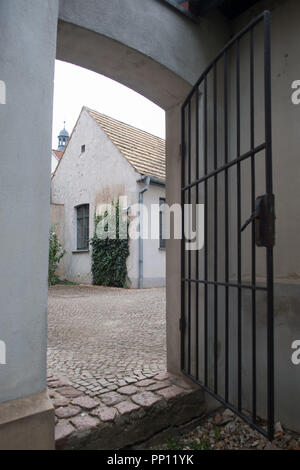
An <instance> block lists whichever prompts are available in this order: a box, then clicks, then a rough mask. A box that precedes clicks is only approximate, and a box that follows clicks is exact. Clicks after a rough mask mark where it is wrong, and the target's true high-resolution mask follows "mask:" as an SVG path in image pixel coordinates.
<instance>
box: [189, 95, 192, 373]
mask: <svg viewBox="0 0 300 470" xmlns="http://www.w3.org/2000/svg"><path fill="white" fill-rule="evenodd" d="M191 125H192V123H191V100H190V101H189V104H188V184H191V181H192V149H191V147H192V138H191V137H192V136H191ZM191 202H192V200H191V188H190V187H189V189H188V207H189V209H188V211H189V212H188V214H189V216H188V234H189V235H190V234H191V229H192V227H191V222H192V220H191V213H190V210H191ZM189 241H190V237H189ZM191 267H192V252H191V250H189V251H188V373H189V374H190V373H191V348H192V344H191V343H192V342H191V329H192V311H191V308H192V302H191V294H192V293H191V287H192V283H191V277H192V270H191Z"/></svg>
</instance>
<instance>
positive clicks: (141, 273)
mask: <svg viewBox="0 0 300 470" xmlns="http://www.w3.org/2000/svg"><path fill="white" fill-rule="evenodd" d="M144 181H145V186H144V187H143V189H141V190H140V191H139V218H140V233H139V279H138V288H139V289H142V287H143V276H144V253H143V238H142V233H143V209H142V207H143V201H144V193H145V192H146V191H148V189H149V184H150V176H146V175H143V176H142V178H141V179H140V180H138V183H142V182H144Z"/></svg>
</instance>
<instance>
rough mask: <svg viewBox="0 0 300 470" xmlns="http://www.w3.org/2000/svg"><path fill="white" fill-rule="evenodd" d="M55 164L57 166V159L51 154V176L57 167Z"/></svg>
mask: <svg viewBox="0 0 300 470" xmlns="http://www.w3.org/2000/svg"><path fill="white" fill-rule="evenodd" d="M57 164H58V159H57V158H56V156H55V155H53V153H51V174H52V173H54V171H55V169H56V167H57Z"/></svg>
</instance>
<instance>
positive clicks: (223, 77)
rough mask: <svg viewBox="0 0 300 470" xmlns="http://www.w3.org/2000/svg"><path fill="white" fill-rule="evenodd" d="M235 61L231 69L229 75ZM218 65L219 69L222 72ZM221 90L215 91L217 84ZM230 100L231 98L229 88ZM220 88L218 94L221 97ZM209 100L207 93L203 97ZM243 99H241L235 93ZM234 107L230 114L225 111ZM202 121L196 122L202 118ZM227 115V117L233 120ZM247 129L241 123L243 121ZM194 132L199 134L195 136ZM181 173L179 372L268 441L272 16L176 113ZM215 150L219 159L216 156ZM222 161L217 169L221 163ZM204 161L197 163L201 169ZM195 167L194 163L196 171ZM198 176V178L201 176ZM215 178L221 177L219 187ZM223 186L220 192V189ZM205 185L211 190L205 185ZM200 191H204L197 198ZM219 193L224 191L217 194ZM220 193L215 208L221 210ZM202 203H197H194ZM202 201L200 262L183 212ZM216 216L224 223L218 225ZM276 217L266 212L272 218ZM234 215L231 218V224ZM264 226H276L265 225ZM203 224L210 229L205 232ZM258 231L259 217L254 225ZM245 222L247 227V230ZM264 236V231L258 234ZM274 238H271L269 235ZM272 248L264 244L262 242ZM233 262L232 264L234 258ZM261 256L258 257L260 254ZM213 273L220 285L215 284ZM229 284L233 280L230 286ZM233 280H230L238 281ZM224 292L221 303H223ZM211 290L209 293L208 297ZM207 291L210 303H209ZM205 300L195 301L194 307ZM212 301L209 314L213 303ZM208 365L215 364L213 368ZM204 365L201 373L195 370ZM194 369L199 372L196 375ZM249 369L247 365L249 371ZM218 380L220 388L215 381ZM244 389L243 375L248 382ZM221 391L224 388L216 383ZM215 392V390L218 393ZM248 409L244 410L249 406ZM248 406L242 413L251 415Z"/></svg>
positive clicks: (229, 52) (224, 54) (237, 43)
mask: <svg viewBox="0 0 300 470" xmlns="http://www.w3.org/2000/svg"><path fill="white" fill-rule="evenodd" d="M259 24H262V25H263V28H264V34H263V64H264V66H263V67H264V68H263V72H264V73H263V80H262V82H263V83H262V89H263V92H264V101H263V102H262V103H261V108H262V110H263V116H264V123H263V126H262V129H261V130H262V131H263V133H264V141H263V142H261V143H259V145H256V144H255V136H256V135H255V134H256V127H255V125H256V120H255V119H256V114H255V92H256V89H255V78H256V75H255V38H254V33H255V31H256V27H257V26H258V25H259ZM245 37H246V39H247V47H248V49H249V51H248V52H247V56H246V59H247V61H248V63H249V71H248V72H247V74H248V75H247V76H248V77H249V78H248V81H247V84H248V85H249V91H247V93H248V94H247V97H248V98H247V100H248V108H249V109H248V113H249V126H248V127H249V144H248V141H246V142H247V146H248V147H249V150H247V151H246V152H245V151H243V152H242V151H241V150H242V149H243V148H244V146H245V145H243V144H244V141H245V137H244V135H245V131H244V128H243V131H242V127H241V124H242V122H241V118H242V112H241V107H242V100H241V98H242V97H243V98H245V90H244V89H242V85H241V83H242V72H243V79H244V75H245V70H244V69H243V70H242V66H241V63H242V62H241V60H242V59H243V60H244V59H245V54H244V55H243V56H242V55H241V54H242V53H241V50H242V41H243V40H244V38H245ZM232 63H234V64H235V65H234V68H232V69H230V67H231V66H232ZM219 64H221V66H222V67H223V68H222V69H221V73H220V70H219V67H218V66H219ZM230 70H234V87H233V86H232V83H231V82H230V80H229V71H230ZM220 83H221V87H220V86H219V84H220ZM230 86H231V89H230V90H231V95H230V96H229V87H230ZM220 89H221V90H222V91H221V92H220ZM209 92H210V95H209ZM242 93H243V95H242ZM220 96H221V98H222V103H221V104H222V106H220V107H219V99H220ZM232 99H234V106H233V109H234V113H233V112H232V109H231V108H230V105H231V104H232V102H231V101H230V100H232ZM200 109H201V117H202V119H200V111H199V110H200ZM232 116H233V117H232ZM220 121H221V122H222V125H223V127H222V129H223V132H220V125H219V122H220ZM231 121H232V122H233V123H234V130H235V133H234V145H233V144H231V146H232V147H234V149H233V148H230V149H229V140H230V137H231V135H232V134H230V132H232V126H231V127H229V124H230V123H231ZM243 125H244V122H243ZM199 128H200V129H201V132H200V131H199ZM181 132H182V143H181V158H182V168H181V170H182V175H181V204H182V208H183V217H182V233H183V237H182V242H181V243H182V245H181V252H182V259H181V271H182V273H181V321H180V328H181V369H182V372H183V373H184V374H185V375H186V376H187V377H189V378H190V379H192V380H194V381H195V382H196V383H198V384H199V385H201V387H202V388H203V389H204V390H205V391H207V392H209V393H210V394H211V395H212V396H213V397H214V398H216V399H217V400H219V402H221V403H222V404H223V405H224V406H226V407H228V408H229V409H231V410H232V411H234V412H235V413H236V414H237V415H238V416H239V417H240V418H242V419H243V420H244V421H246V422H247V423H248V424H249V425H250V426H252V427H253V428H254V429H256V430H258V431H259V432H260V433H262V434H263V435H265V436H266V437H268V438H269V439H272V438H273V435H274V319H273V308H274V306H273V295H274V293H273V243H272V240H273V238H272V236H270V237H269V238H268V240H267V242H266V238H263V239H262V238H259V237H262V236H261V235H260V232H259V231H258V229H257V227H259V226H258V225H257V224H258V222H257V219H258V217H262V216H259V215H258V214H261V212H258V211H259V210H261V209H260V207H261V206H259V205H258V203H257V200H258V199H259V203H261V201H263V202H262V203H264V204H267V206H265V207H267V208H266V209H265V210H270V211H273V210H274V209H273V205H272V202H271V203H269V201H273V199H274V197H273V188H272V140H271V68H270V14H269V12H264V13H262V14H261V15H259V16H258V17H257V18H255V19H254V20H253V21H252V22H251V23H250V24H249V25H248V26H246V27H245V28H244V29H243V30H242V31H240V32H239V33H238V34H237V35H236V36H234V37H233V38H232V39H231V40H230V41H229V42H228V44H227V45H226V46H225V47H224V48H223V49H222V50H221V51H220V52H219V54H218V55H217V56H216V58H215V59H214V60H213V61H212V62H211V63H210V64H209V66H208V67H207V68H206V69H205V70H204V72H203V73H202V74H201V76H200V78H199V80H198V81H197V82H196V84H195V86H194V87H193V88H192V90H191V92H190V93H189V95H188V96H187V98H186V100H185V101H184V103H183V105H182V123H181ZM220 146H222V153H220V152H219V149H220ZM220 155H221V156H222V161H221V162H220V161H219V160H220ZM257 159H259V161H261V159H264V161H265V191H266V194H265V195H264V196H260V197H259V198H257V197H256V189H257V182H256V179H257V178H256V160H257ZM200 161H201V165H200ZM193 162H195V163H193ZM244 162H249V171H248V173H247V176H249V177H250V185H249V188H248V187H245V186H244V185H243V179H242V164H243V163H244ZM200 170H201V171H200ZM221 178H222V179H221ZM233 178H235V181H234V185H233V186H234V188H235V189H234V190H235V199H234V201H232V199H230V198H229V192H230V190H231V188H232V180H233ZM221 182H222V184H223V187H222V188H221ZM209 184H210V186H209ZM200 186H201V193H200ZM220 188H221V189H220ZM247 189H248V190H249V200H250V201H251V202H250V205H251V211H252V216H251V217H250V218H249V219H248V220H247V221H246V222H245V223H244V224H243V222H244V221H243V220H242V212H243V207H242V197H244V194H245V191H246V190H247ZM220 194H221V197H222V203H220ZM200 195H201V197H200ZM201 199H204V252H203V255H202V258H201V261H200V255H199V249H197V250H195V251H192V250H191V249H189V250H186V249H185V244H186V239H185V235H184V234H185V214H184V207H185V204H189V205H192V204H193V205H194V204H199V203H200V200H201ZM220 212H222V217H223V218H222V220H220ZM233 213H234V214H236V220H235V222H234V225H233V227H234V233H235V237H236V244H235V245H234V246H232V244H230V242H231V238H230V229H231V226H230V224H229V222H230V221H232V214H233ZM272 215H273V214H272ZM230 217H231V219H230ZM266 220H268V221H271V222H270V223H272V220H274V219H273V218H272V216H271V217H269V218H267V219H266ZM209 223H210V224H211V226H212V229H211V233H209V230H208V226H209ZM260 223H261V224H262V223H263V222H262V218H261V222H260ZM250 224H251V225H250ZM248 225H249V227H250V229H249V239H251V244H250V249H249V260H250V266H251V272H250V274H249V275H247V276H246V278H245V277H243V269H242V268H243V265H242V248H243V246H244V245H243V243H244V241H243V235H242V232H243V230H244V229H245V228H246V227H247V226H248ZM265 233H267V234H269V231H268V230H267V231H265V232H264V234H265ZM271 233H272V232H271ZM269 240H271V241H269ZM256 246H261V247H264V248H261V250H264V255H265V258H264V259H265V267H266V282H262V281H261V280H260V281H259V282H258V280H257V260H256V255H257V251H256ZM233 254H234V258H233ZM260 254H262V251H261V252H260ZM232 259H234V260H235V270H234V272H235V275H234V276H231V275H230V269H229V266H230V263H231V262H232ZM200 268H201V270H203V275H202V276H203V277H201V276H200V275H199V269H200ZM220 271H221V272H222V279H220ZM232 277H233V278H234V280H233V279H232ZM235 279H236V280H235ZM200 286H203V296H202V298H200V294H199V288H200ZM220 288H222V293H223V294H222V295H223V296H224V301H223V302H222V297H221V295H220ZM209 289H210V290H209ZM231 289H234V292H235V293H236V304H235V305H236V307H234V308H235V311H234V312H232V305H231V304H230V293H231V292H232V291H231ZM245 291H248V292H249V295H250V303H251V307H250V310H249V311H250V312H251V317H250V325H251V326H250V333H251V341H250V348H251V351H250V354H249V357H250V364H249V370H250V378H251V386H250V390H249V389H247V393H250V394H251V400H250V402H251V405H249V407H250V408H251V413H250V415H249V414H248V413H247V412H245V410H244V408H243V391H244V389H243V383H244V375H243V360H245V359H243V328H244V318H243V297H242V294H243V293H244V292H245ZM258 292H261V293H265V297H266V319H267V327H266V340H267V346H266V358H265V359H266V364H267V370H266V374H265V375H266V378H267V384H266V398H267V400H266V404H267V406H266V415H267V426H266V427H265V426H263V425H262V424H261V423H262V421H261V419H260V418H259V416H258V409H259V410H260V409H261V408H260V407H258V405H257V403H258V400H259V397H258V393H257V374H258V372H257V308H256V307H257V293H258ZM209 293H210V297H209ZM201 299H202V303H201ZM211 299H213V306H212V301H211ZM200 313H201V315H202V317H201V318H203V328H202V330H200V326H201V325H200ZM221 315H222V316H221ZM233 315H234V321H235V322H236V331H235V330H234V335H235V336H234V338H235V339H234V342H235V348H236V357H235V359H236V364H235V365H233V364H232V363H231V361H230V347H231V343H232V341H233V339H232V334H233V333H232V330H231V328H232V326H231V322H232V318H233ZM221 333H222V338H223V341H224V343H223V351H224V357H223V359H224V361H223V362H222V363H220V361H219V353H220V351H219V339H220V334H221ZM212 364H213V366H212ZM201 367H202V369H201ZM200 369H201V373H200ZM233 369H234V370H235V373H236V380H235V381H234V387H235V396H236V399H235V400H234V401H235V402H236V403H232V400H231V398H230V391H231V389H232V386H233V385H232V383H231V380H232V379H231V378H230V377H231V376H230V373H231V374H232V370H233ZM246 369H247V370H248V367H247V368H246ZM220 379H222V380H220ZM248 382H249V377H248ZM220 383H221V384H220ZM220 388H222V390H220ZM248 403H249V402H247V405H248ZM249 407H248V408H249Z"/></svg>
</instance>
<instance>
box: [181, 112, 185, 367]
mask: <svg viewBox="0 0 300 470" xmlns="http://www.w3.org/2000/svg"><path fill="white" fill-rule="evenodd" d="M184 185H185V108H184V107H182V110H181V187H182V188H183V187H184ZM184 202H185V192H184V191H181V211H182V214H181V316H180V335H181V336H180V339H181V341H180V343H181V348H180V362H181V370H183V369H184V362H185V354H184V345H185V287H186V284H185V246H184V244H185V237H184V223H185V214H184Z"/></svg>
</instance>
